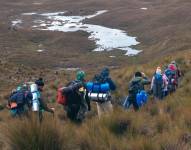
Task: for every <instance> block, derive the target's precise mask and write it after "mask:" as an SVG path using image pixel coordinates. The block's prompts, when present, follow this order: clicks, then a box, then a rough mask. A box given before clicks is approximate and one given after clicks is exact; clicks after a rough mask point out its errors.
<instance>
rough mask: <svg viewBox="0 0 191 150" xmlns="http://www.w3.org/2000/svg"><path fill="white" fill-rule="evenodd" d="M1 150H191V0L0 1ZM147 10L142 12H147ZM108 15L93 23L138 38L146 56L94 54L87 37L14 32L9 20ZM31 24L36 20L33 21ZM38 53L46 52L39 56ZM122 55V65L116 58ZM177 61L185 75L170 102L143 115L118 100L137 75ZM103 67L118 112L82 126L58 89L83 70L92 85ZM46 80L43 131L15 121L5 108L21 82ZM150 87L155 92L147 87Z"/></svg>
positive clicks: (30, 121)
mask: <svg viewBox="0 0 191 150" xmlns="http://www.w3.org/2000/svg"><path fill="white" fill-rule="evenodd" d="M0 4H1V5H0V13H1V15H0V149H3V150H11V149H14V150H53V149H55V150H62V149H63V150H70V149H71V150H190V149H191V117H190V113H191V101H190V100H191V95H190V94H191V91H190V90H191V79H190V78H191V43H190V41H191V30H190V27H191V14H190V13H191V11H190V8H191V2H190V0H133V1H132V0H110V1H108V0H78V1H75V0H55V1H52V0H38V2H37V1H36V0H0ZM143 7H145V8H148V9H147V10H143V9H141V8H143ZM98 10H108V12H107V13H105V14H103V15H100V16H97V17H95V18H92V19H88V20H85V22H87V23H92V24H97V25H103V26H106V27H110V28H116V29H121V30H124V31H126V32H127V33H128V35H131V36H136V37H137V40H138V41H140V44H139V45H137V46H136V47H135V48H136V49H140V50H143V52H142V53H141V54H140V55H138V56H134V57H127V56H124V55H123V52H121V51H117V50H114V51H112V52H103V53H99V52H95V53H94V52H92V50H93V49H94V48H95V43H94V42H92V41H89V40H88V34H87V33H85V32H75V33H74V32H73V33H61V32H48V31H34V30H32V29H31V28H21V27H17V28H12V27H11V21H13V20H15V19H17V18H19V17H20V16H21V13H26V12H40V13H42V12H56V11H68V12H67V14H68V15H89V14H93V13H94V12H95V11H98ZM28 19H30V18H28ZM39 48H43V49H46V51H45V52H44V53H37V52H36V50H37V49H39ZM110 55H116V56H117V57H116V58H110V57H109V56H110ZM172 60H176V61H177V62H178V64H179V66H180V68H181V70H182V72H183V75H184V76H183V77H182V79H181V82H180V87H179V89H178V90H177V92H176V93H174V94H173V95H170V96H168V97H167V98H166V99H165V100H164V101H160V102H154V101H153V97H152V96H151V97H150V100H149V102H148V104H147V105H146V106H144V107H143V108H142V109H141V110H140V111H138V112H134V111H133V110H129V111H124V110H123V109H122V108H121V107H120V106H119V103H120V100H121V99H122V98H123V97H124V96H126V95H127V91H128V89H127V85H128V82H129V81H130V80H131V78H132V76H133V74H134V72H135V71H137V70H139V71H143V72H145V74H146V75H147V76H148V77H149V78H151V77H152V74H153V73H154V71H155V69H156V67H157V66H161V67H163V66H164V65H165V64H168V63H169V62H170V61H172ZM104 66H108V67H109V68H110V69H111V76H112V78H113V79H114V81H116V83H117V87H118V89H117V91H116V92H114V93H113V97H114V101H113V104H114V112H113V114H111V115H110V116H107V117H103V118H102V119H100V120H99V119H98V118H97V112H96V105H95V103H92V107H93V109H92V111H91V112H89V113H88V114H87V119H86V120H85V122H84V123H82V125H75V124H73V123H71V122H70V121H69V120H68V119H67V118H66V114H65V112H64V111H63V108H62V107H61V106H60V105H58V104H56V103H55V97H56V90H57V87H58V86H59V85H65V84H66V83H67V82H68V81H70V80H73V79H74V77H75V72H71V71H66V70H64V69H66V68H67V67H80V68H82V69H84V70H85V71H86V72H87V80H89V79H91V78H92V77H93V75H94V74H95V73H97V72H98V71H100V69H101V68H102V67H104ZM39 76H43V77H44V79H45V82H46V87H45V96H46V100H47V102H48V105H49V106H51V107H55V109H56V111H55V116H54V117H53V116H52V115H50V114H47V113H45V120H44V122H43V123H42V124H39V123H37V122H36V121H35V120H34V118H32V119H26V118H24V119H12V118H11V117H10V115H9V112H8V110H7V109H6V108H5V106H6V102H7V98H8V95H9V93H10V91H11V90H12V89H13V88H14V87H15V86H16V85H17V84H19V83H21V82H25V81H31V80H32V81H33V80H35V79H36V78H38V77H39ZM147 88H149V87H147Z"/></svg>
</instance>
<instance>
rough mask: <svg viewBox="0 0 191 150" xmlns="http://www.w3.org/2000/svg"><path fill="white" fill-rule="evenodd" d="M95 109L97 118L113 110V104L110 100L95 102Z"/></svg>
mask: <svg viewBox="0 0 191 150" xmlns="http://www.w3.org/2000/svg"><path fill="white" fill-rule="evenodd" d="M97 110H98V116H99V118H100V117H101V116H102V115H103V114H109V113H110V112H112V111H113V106H112V104H111V101H107V102H104V103H97Z"/></svg>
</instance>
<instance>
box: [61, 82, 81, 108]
mask: <svg viewBox="0 0 191 150" xmlns="http://www.w3.org/2000/svg"><path fill="white" fill-rule="evenodd" d="M81 88H83V85H82V83H81V82H79V81H76V80H74V81H72V82H70V83H68V84H67V85H66V87H64V88H63V90H62V95H64V98H65V105H67V106H69V107H70V106H71V105H80V104H81V98H82V97H81V93H80V89H81Z"/></svg>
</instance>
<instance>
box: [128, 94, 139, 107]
mask: <svg viewBox="0 0 191 150" xmlns="http://www.w3.org/2000/svg"><path fill="white" fill-rule="evenodd" d="M131 105H133V108H134V110H135V111H138V110H139V106H138V104H137V102H136V98H135V97H134V96H132V95H129V96H128V97H127V105H126V106H125V107H126V108H127V109H129V108H130V107H131Z"/></svg>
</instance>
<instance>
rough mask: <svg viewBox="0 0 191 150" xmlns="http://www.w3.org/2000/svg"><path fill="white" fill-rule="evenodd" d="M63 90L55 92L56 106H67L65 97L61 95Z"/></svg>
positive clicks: (59, 89)
mask: <svg viewBox="0 0 191 150" xmlns="http://www.w3.org/2000/svg"><path fill="white" fill-rule="evenodd" d="M63 89H64V87H63V88H58V90H57V98H56V101H57V103H58V104H61V105H65V106H66V105H67V99H66V96H65V95H64V94H63Z"/></svg>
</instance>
